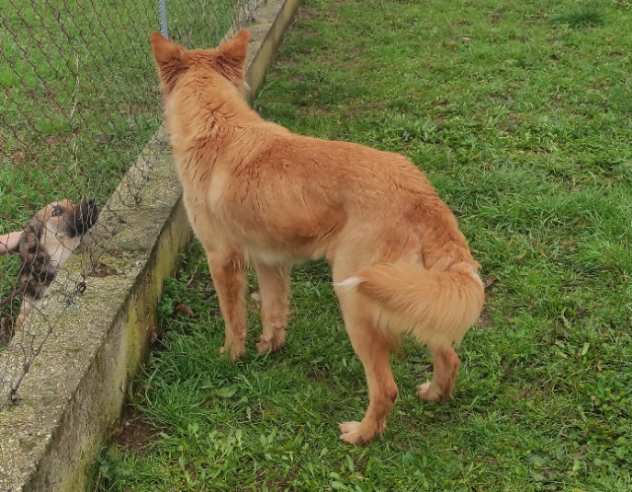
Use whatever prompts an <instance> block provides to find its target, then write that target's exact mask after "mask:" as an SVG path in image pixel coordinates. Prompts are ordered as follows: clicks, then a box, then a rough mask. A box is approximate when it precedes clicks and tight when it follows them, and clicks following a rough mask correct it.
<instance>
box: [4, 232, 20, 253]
mask: <svg viewBox="0 0 632 492" xmlns="http://www.w3.org/2000/svg"><path fill="white" fill-rule="evenodd" d="M22 234H24V233H23V231H15V232H10V233H8V234H0V256H3V255H12V254H15V253H17V252H18V248H19V245H20V239H22Z"/></svg>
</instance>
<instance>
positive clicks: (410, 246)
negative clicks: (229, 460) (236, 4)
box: [151, 31, 484, 443]
mask: <svg viewBox="0 0 632 492" xmlns="http://www.w3.org/2000/svg"><path fill="white" fill-rule="evenodd" d="M248 39H249V35H248V33H247V32H246V31H242V32H240V33H239V34H238V35H237V36H235V37H234V38H233V39H231V40H229V41H227V42H225V43H223V44H222V45H220V46H219V47H218V48H215V49H208V50H186V49H184V48H183V47H181V46H179V45H177V44H175V43H173V42H171V41H169V40H167V39H165V38H163V37H162V36H161V35H160V34H158V33H154V34H153V35H152V40H151V41H152V48H153V53H154V57H155V59H156V64H157V67H158V73H159V77H160V81H161V88H162V93H163V99H164V107H165V115H166V122H167V126H168V130H169V134H170V139H171V144H172V148H173V154H174V157H175V160H176V163H177V169H178V173H179V177H180V180H181V182H182V186H183V189H184V203H185V206H186V210H187V213H188V217H189V220H190V222H191V225H192V227H193V230H194V232H195V234H196V236H197V237H198V239H199V240H200V241H201V243H202V245H203V246H204V248H205V250H206V254H207V256H208V263H209V268H210V271H211V275H212V278H213V282H214V284H215V288H216V289H217V292H218V296H219V302H220V308H221V311H222V314H223V317H224V320H225V323H226V337H225V343H224V346H223V349H222V350H223V351H225V352H227V353H228V355H229V356H230V357H231V358H233V359H236V358H238V357H240V356H241V355H242V354H243V353H244V344H245V338H246V304H245V287H246V282H245V274H244V268H245V264H246V263H247V262H250V263H252V264H253V265H254V268H255V270H256V273H257V277H258V280H259V287H260V295H261V302H262V306H261V313H262V322H263V333H262V334H261V338H260V340H259V343H258V344H257V348H258V350H259V351H260V352H264V351H269V350H276V349H278V348H279V347H281V346H282V345H283V343H284V341H285V330H286V326H287V320H288V311H289V310H288V295H289V268H290V266H291V265H292V264H293V263H295V262H298V261H301V260H306V259H314V258H321V257H325V258H326V259H327V261H328V262H329V264H330V266H331V268H332V275H333V279H334V285H335V289H336V294H337V296H338V298H339V301H340V305H341V309H342V313H343V317H344V322H345V327H346V329H347V332H348V334H349V338H350V339H351V343H352V345H353V348H354V350H355V352H356V354H357V355H358V357H359V358H360V360H361V361H362V364H363V365H364V369H365V373H366V377H367V383H368V388H369V406H368V408H367V411H366V413H365V415H364V418H363V419H362V421H361V422H345V423H342V424H340V429H341V432H342V434H341V438H342V439H343V440H345V441H347V442H351V443H359V442H366V441H368V440H370V439H372V438H373V437H374V436H375V435H376V433H379V432H382V431H383V430H384V426H385V420H386V416H387V415H388V413H389V411H390V409H391V407H392V406H393V404H394V402H395V399H396V398H397V386H396V384H395V381H394V379H393V374H392V372H391V368H390V363H389V355H390V352H391V350H392V348H393V346H394V344H395V343H396V341H397V339H398V338H399V336H400V334H402V333H404V332H408V333H412V334H413V335H415V336H416V337H417V338H418V339H419V340H420V341H422V342H424V343H426V344H427V345H428V346H429V348H430V350H431V352H432V354H433V364H434V374H433V379H432V380H431V381H429V382H427V383H425V384H422V385H420V386H419V389H418V393H419V396H420V397H421V398H423V399H426V400H438V399H443V398H448V397H450V395H451V394H452V391H453V387H454V381H455V378H456V373H457V370H458V367H459V358H458V356H457V355H456V353H455V352H454V350H453V348H452V347H453V345H454V344H455V343H456V342H458V341H460V340H461V338H462V337H463V335H464V334H465V332H466V331H467V329H468V328H469V326H470V325H471V324H472V323H473V322H474V321H475V320H476V319H477V318H478V316H479V314H480V311H481V309H482V306H483V300H484V291H483V284H482V282H481V280H480V278H479V276H478V268H479V265H478V263H477V262H476V261H474V259H473V258H472V255H471V254H470V250H469V248H468V244H467V241H466V240H465V238H464V237H463V235H462V234H461V232H460V231H459V229H458V226H457V222H456V219H455V217H454V215H453V214H452V212H451V211H450V209H449V208H448V207H447V206H446V205H445V204H444V203H443V202H442V201H441V199H440V198H439V197H438V195H437V193H436V191H435V190H434V189H433V187H432V186H431V184H430V183H429V182H428V180H427V179H426V178H425V177H424V175H423V174H422V173H421V172H420V171H419V169H417V168H416V167H415V166H414V165H413V164H412V163H411V162H410V161H409V160H408V159H406V158H405V157H403V156H402V155H399V154H394V153H389V152H381V151H378V150H375V149H371V148H368V147H364V146H361V145H356V144H353V143H347V142H336V141H326V140H320V139H317V138H311V137H306V136H302V135H296V134H294V133H291V132H290V131H288V130H287V129H285V128H283V127H281V126H279V125H275V124H273V123H269V122H266V121H264V120H263V119H262V118H261V117H260V116H259V115H258V114H257V113H256V112H255V111H253V110H252V109H251V108H250V107H249V106H248V104H247V102H246V101H245V100H244V98H243V95H242V92H243V84H244V73H243V70H244V68H243V65H244V60H245V57H246V50H247V46H248Z"/></svg>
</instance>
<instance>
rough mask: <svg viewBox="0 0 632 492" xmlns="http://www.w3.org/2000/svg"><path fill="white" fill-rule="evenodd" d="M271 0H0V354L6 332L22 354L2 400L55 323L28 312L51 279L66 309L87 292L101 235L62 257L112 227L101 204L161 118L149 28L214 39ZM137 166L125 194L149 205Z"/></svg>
mask: <svg viewBox="0 0 632 492" xmlns="http://www.w3.org/2000/svg"><path fill="white" fill-rule="evenodd" d="M264 1H265V0H158V1H156V0H0V357H2V355H3V354H2V352H3V350H4V348H5V347H6V346H7V344H8V343H11V345H12V346H18V347H19V353H20V357H17V358H15V359H14V360H13V362H11V364H13V365H14V366H16V367H13V369H14V370H13V371H7V367H6V364H5V366H4V367H2V366H1V365H0V371H4V372H5V374H2V373H0V390H1V391H0V399H3V400H4V401H0V407H1V406H2V405H3V404H4V403H6V402H7V401H10V400H16V399H17V390H18V389H19V386H20V384H21V382H22V380H23V378H24V376H25V374H26V373H28V371H29V369H30V367H31V365H32V364H33V361H34V360H35V358H36V357H37V355H38V354H39V353H40V351H41V350H42V347H43V346H44V344H45V343H46V340H47V339H48V337H49V335H50V334H51V333H53V331H54V330H55V329H56V328H57V327H58V326H57V324H58V320H56V319H47V320H46V323H47V325H48V328H47V332H46V333H44V334H43V336H42V334H41V333H40V335H39V336H35V335H33V334H29V333H28V332H27V330H26V329H24V321H25V319H27V318H28V316H29V315H30V314H31V313H32V312H34V311H39V312H41V306H42V302H45V293H46V291H47V290H48V288H49V287H51V288H52V287H53V286H54V287H55V289H56V290H60V289H61V290H62V291H63V292H64V299H65V300H66V302H65V305H66V306H67V307H68V309H71V308H72V306H73V304H74V299H76V297H77V296H80V295H81V294H82V293H83V291H84V290H85V288H86V283H85V278H86V276H88V275H90V274H92V273H94V271H95V270H96V269H98V268H99V262H98V256H99V254H98V251H96V250H95V248H98V245H91V246H90V248H82V250H81V255H82V258H81V261H82V269H81V271H82V273H81V274H80V275H78V276H76V277H73V278H69V277H67V276H66V277H64V278H62V277H61V276H59V275H57V274H56V273H57V269H58V265H59V264H60V263H63V261H64V260H65V259H66V257H67V256H68V255H69V254H70V253H71V252H72V251H73V250H74V248H75V247H76V246H77V244H78V242H79V239H80V238H81V236H82V235H83V234H84V233H85V232H86V231H87V230H88V229H90V228H91V227H94V228H102V229H104V230H106V231H107V228H108V224H106V223H101V222H98V221H97V222H96V224H95V220H96V218H97V215H98V210H101V211H103V209H104V206H106V201H107V199H108V197H109V196H110V195H111V194H112V193H113V192H114V190H115V189H116V187H117V185H118V183H119V181H120V179H121V177H122V176H123V175H124V174H125V172H126V171H127V170H128V169H129V167H130V165H131V164H132V163H134V161H135V160H136V157H137V156H138V155H139V153H140V151H141V150H142V149H143V148H144V147H145V144H146V143H147V142H148V140H149V139H150V137H151V136H152V135H153V134H154V133H155V132H156V130H157V129H158V127H159V126H160V122H161V108H160V101H159V89H158V83H157V80H156V77H155V72H154V67H153V62H152V59H151V52H150V48H149V34H150V33H151V32H152V31H157V30H162V31H163V32H165V31H166V30H168V33H169V36H170V37H171V38H173V39H175V40H177V41H179V42H181V43H182V44H184V45H185V46H189V47H205V46H214V45H215V44H216V43H217V42H218V41H219V40H221V38H222V37H223V36H224V35H225V34H226V33H227V32H229V31H231V30H232V29H234V28H235V27H236V26H238V25H239V24H242V23H243V22H245V21H246V20H247V19H248V18H249V17H250V16H251V15H252V13H253V12H254V9H255V8H256V6H257V5H258V4H259V3H263V2H264ZM136 171H137V172H136V174H135V176H134V177H133V179H131V180H129V181H128V186H127V188H133V189H126V190H125V197H124V198H121V199H122V200H123V199H124V200H127V201H128V202H129V201H132V202H133V203H131V205H133V206H137V207H142V206H143V205H142V203H138V200H136V198H135V197H136V196H137V192H139V191H140V190H141V188H142V186H143V183H144V179H143V172H144V171H143V169H142V167H139V168H138V169H137V170H136ZM119 191H120V190H119ZM108 212H110V213H113V214H116V213H117V210H108ZM100 237H104V236H103V234H101V235H100ZM8 372H11V374H10V375H9V374H8Z"/></svg>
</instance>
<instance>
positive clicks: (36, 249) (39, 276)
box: [0, 199, 99, 330]
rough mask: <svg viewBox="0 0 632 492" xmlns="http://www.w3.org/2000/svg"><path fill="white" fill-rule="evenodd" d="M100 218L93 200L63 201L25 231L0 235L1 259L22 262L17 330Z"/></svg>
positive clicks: (36, 217)
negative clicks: (9, 256) (15, 258)
mask: <svg viewBox="0 0 632 492" xmlns="http://www.w3.org/2000/svg"><path fill="white" fill-rule="evenodd" d="M98 215H99V210H98V208H97V206H96V204H95V202H94V200H83V201H81V202H80V203H73V202H72V201H71V200H68V199H64V200H60V201H58V202H53V203H50V204H48V205H46V206H45V207H44V208H42V209H41V210H40V211H39V212H37V213H36V214H35V215H34V216H33V218H32V219H31V220H30V221H29V223H28V224H27V225H26V227H25V228H24V230H22V231H16V232H11V233H9V234H6V235H0V255H7V254H19V255H20V258H21V260H22V268H21V270H20V280H19V286H18V288H17V289H16V290H15V291H14V294H16V295H20V296H21V297H22V305H21V307H20V313H19V315H18V317H17V319H16V321H15V329H16V330H17V329H19V328H20V327H21V326H22V325H23V324H24V322H25V321H26V318H27V317H28V315H29V314H30V312H31V311H32V310H33V308H34V307H35V305H36V303H37V301H38V300H39V299H41V298H42V297H43V296H44V293H45V292H46V290H47V289H48V287H49V286H50V284H51V283H52V282H53V280H54V279H55V276H56V275H57V272H58V271H59V269H60V268H61V267H62V266H63V265H64V263H65V262H66V260H68V258H69V257H70V255H71V254H72V252H73V251H74V250H75V249H76V248H77V246H79V243H80V242H81V236H82V235H84V234H85V233H86V232H87V231H88V229H90V228H91V227H92V226H93V225H94V223H95V222H96V220H97V217H98ZM9 300H10V299H9Z"/></svg>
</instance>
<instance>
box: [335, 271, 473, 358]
mask: <svg viewBox="0 0 632 492" xmlns="http://www.w3.org/2000/svg"><path fill="white" fill-rule="evenodd" d="M337 285H338V286H340V287H343V288H344V287H346V288H357V289H358V291H359V292H360V293H362V294H364V295H365V296H367V297H368V298H370V299H371V300H373V301H374V302H376V303H377V304H378V305H379V306H380V307H382V308H383V309H384V310H385V311H386V315H387V316H382V319H386V320H387V322H386V323H385V324H386V328H387V329H388V331H389V332H391V333H392V334H395V333H393V332H396V333H402V332H410V333H412V334H414V335H415V336H416V337H417V338H418V339H419V340H420V341H422V342H424V343H427V344H436V345H443V344H445V343H456V342H459V341H460V340H461V338H462V337H463V335H465V332H466V331H467V330H468V328H469V327H470V326H471V325H472V324H473V323H474V322H475V321H476V320H477V319H478V317H479V316H480V313H481V310H482V309H483V303H484V300H485V291H484V287H483V283H482V282H481V280H480V278H479V277H478V275H477V274H476V273H475V270H474V268H472V267H471V266H470V265H469V264H468V263H465V262H463V263H458V264H457V265H454V266H452V267H451V268H450V269H449V270H447V271H435V270H424V269H422V268H420V267H419V266H417V265H410V264H407V265H406V264H378V265H374V266H372V267H370V268H368V269H366V270H364V271H362V272H360V273H359V274H358V275H356V276H353V277H350V278H348V279H346V280H344V281H342V282H340V283H338V284H337Z"/></svg>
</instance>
